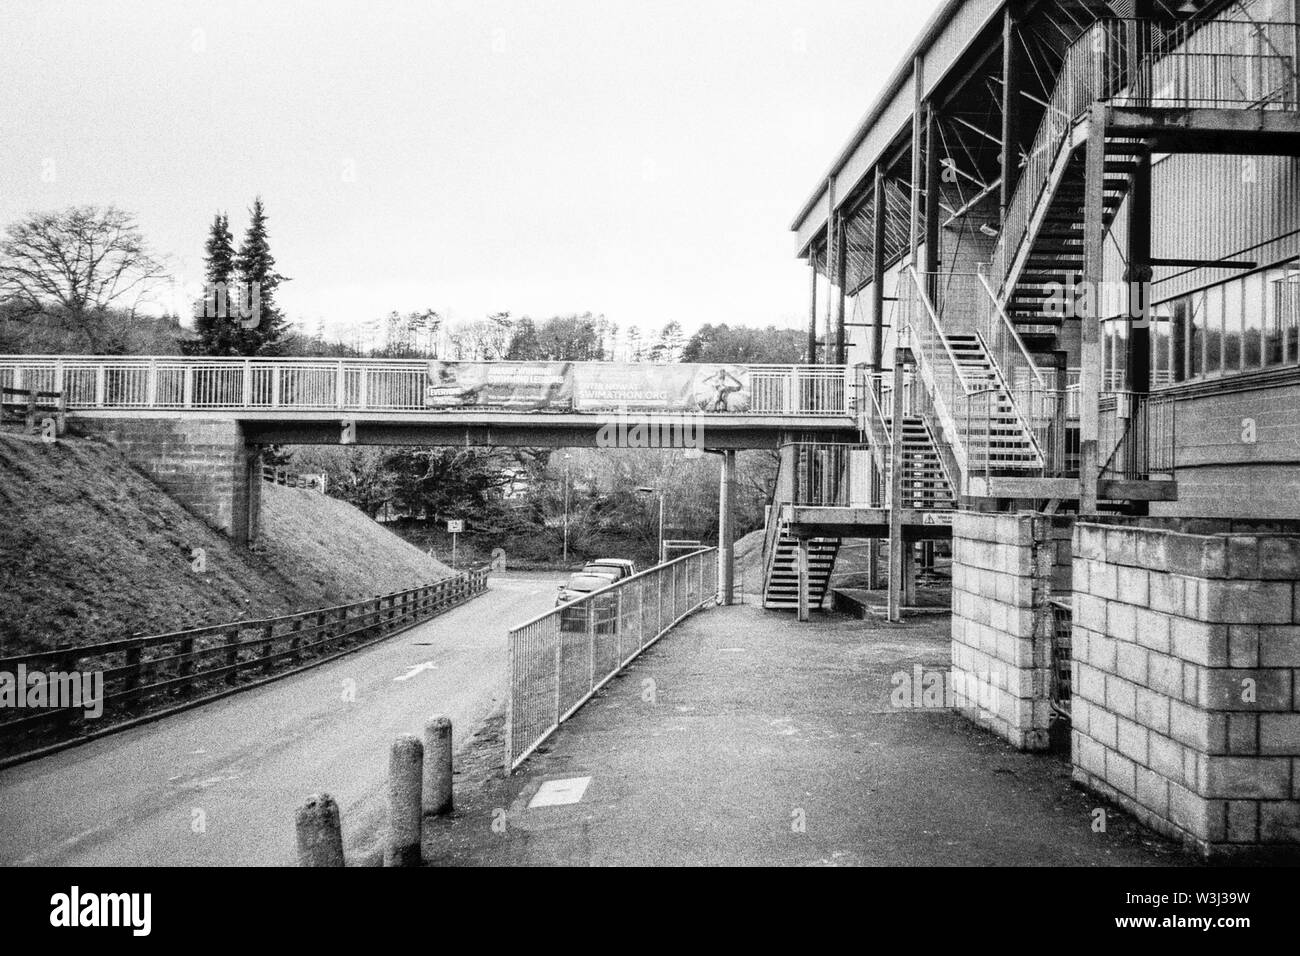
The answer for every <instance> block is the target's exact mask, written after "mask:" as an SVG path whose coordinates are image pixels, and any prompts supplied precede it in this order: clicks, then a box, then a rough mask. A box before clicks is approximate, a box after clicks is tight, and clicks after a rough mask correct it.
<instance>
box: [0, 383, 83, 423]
mask: <svg viewBox="0 0 1300 956" xmlns="http://www.w3.org/2000/svg"><path fill="white" fill-rule="evenodd" d="M42 418H52V419H54V422H55V426H56V429H57V433H58V434H60V435H62V434H63V431H64V429H65V428H66V427H67V419H68V401H67V398H66V397H65V396H64V395H63V393H62V392H41V391H36V390H35V389H30V388H10V387H8V386H5V387H3V388H0V422H21V423H22V424H23V425H24V426H25V427H26V429H27V430H28V431H29V432H30V431H35V430H36V426H37V423H39V422H40V420H41V419H42Z"/></svg>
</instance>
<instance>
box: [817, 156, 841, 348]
mask: <svg viewBox="0 0 1300 956" xmlns="http://www.w3.org/2000/svg"><path fill="white" fill-rule="evenodd" d="M840 228H841V227H840V223H838V222H837V221H836V219H835V177H834V176H831V177H830V178H829V179H827V180H826V322H825V326H824V327H823V329H822V362H823V363H824V364H826V365H830V364H831V361H832V358H833V356H832V354H831V327H832V324H833V323H834V321H835V316H834V309H835V300H836V298H837V296H836V294H835V287H836V283H839V282H842V281H843V280H842V278H841V277H840V276H838V275H837V274H836V266H837V264H838V260H839V253H838V247H837V244H836V233H837V232H838V231H839V229H840Z"/></svg>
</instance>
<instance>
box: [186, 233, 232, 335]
mask: <svg viewBox="0 0 1300 956" xmlns="http://www.w3.org/2000/svg"><path fill="white" fill-rule="evenodd" d="M203 251H204V270H203V278H204V281H205V283H206V284H205V287H204V290H203V298H202V299H200V300H199V301H198V302H196V303H195V316H194V329H195V331H196V332H197V333H198V336H199V337H198V340H197V341H196V342H194V343H192V344H191V346H190V349H189V351H191V352H192V353H193V354H196V355H236V354H238V350H237V346H236V333H237V332H238V331H239V326H238V324H237V316H235V314H234V312H235V303H234V301H233V298H232V297H233V296H234V295H235V289H234V284H233V281H232V280H233V278H234V272H235V237H234V236H232V235H231V233H230V218H229V217H228V216H227V215H226V214H225V213H220V212H219V213H217V214H216V215H215V216H213V217H212V226H211V228H210V229H209V230H208V241H207V243H206V244H205V245H204V247H203Z"/></svg>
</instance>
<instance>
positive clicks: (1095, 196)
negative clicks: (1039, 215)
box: [1076, 103, 1106, 515]
mask: <svg viewBox="0 0 1300 956" xmlns="http://www.w3.org/2000/svg"><path fill="white" fill-rule="evenodd" d="M1084 149H1085V155H1084V187H1083V202H1084V210H1083V275H1082V277H1081V279H1082V281H1081V282H1080V284H1079V285H1080V288H1079V295H1078V296H1077V297H1076V312H1077V314H1078V315H1079V325H1080V341H1081V346H1080V370H1079V511H1080V513H1081V514H1085V515H1091V514H1096V513H1097V481H1098V479H1099V477H1100V474H1101V465H1102V462H1101V460H1100V455H1101V449H1100V448H1099V447H1098V439H1099V438H1100V434H1101V422H1100V411H1099V408H1098V401H1099V398H1100V394H1101V373H1102V347H1101V321H1100V315H1099V308H1098V306H1099V303H1098V298H1099V296H1100V289H1101V280H1102V276H1103V268H1104V265H1103V259H1104V252H1105V249H1104V239H1105V224H1104V222H1103V221H1102V216H1103V215H1104V213H1105V211H1106V210H1105V206H1104V205H1103V202H1104V196H1105V191H1104V190H1105V174H1106V108H1105V106H1104V105H1103V104H1100V103H1095V104H1093V106H1092V108H1091V110H1090V111H1089V117H1088V140H1087V144H1086V145H1085V147H1084Z"/></svg>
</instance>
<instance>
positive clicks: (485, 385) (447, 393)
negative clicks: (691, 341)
mask: <svg viewBox="0 0 1300 956" xmlns="http://www.w3.org/2000/svg"><path fill="white" fill-rule="evenodd" d="M750 401H751V394H750V376H749V369H748V368H746V367H745V366H743V365H649V364H644V363H629V362H430V363H429V374H428V380H427V382H426V385H425V390H424V404H425V407H427V408H502V409H514V410H521V411H548V412H571V411H577V412H602V411H618V410H621V409H626V410H633V411H646V412H650V411H660V412H706V413H708V412H712V413H719V412H723V413H725V412H744V411H748V410H749V407H750Z"/></svg>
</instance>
